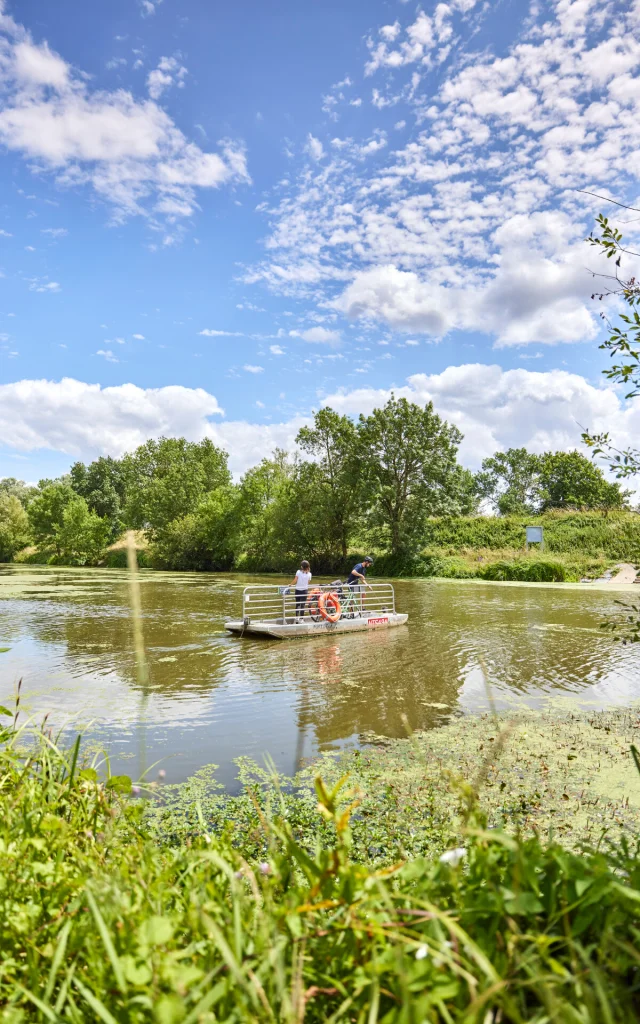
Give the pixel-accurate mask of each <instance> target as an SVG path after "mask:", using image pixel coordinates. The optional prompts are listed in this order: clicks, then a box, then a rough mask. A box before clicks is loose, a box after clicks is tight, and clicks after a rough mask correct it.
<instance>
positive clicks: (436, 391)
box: [0, 364, 640, 476]
mask: <svg viewBox="0 0 640 1024" xmlns="http://www.w3.org/2000/svg"><path fill="white" fill-rule="evenodd" d="M394 393H395V394H396V395H398V396H404V397H406V398H407V399H408V400H409V401H413V402H417V403H419V404H425V403H426V402H428V401H433V403H434V406H435V408H436V410H437V412H438V413H439V414H440V415H442V416H444V417H445V418H446V419H447V420H449V421H450V422H453V423H455V424H456V425H457V426H458V427H459V428H460V429H461V430H462V432H463V434H464V435H465V439H464V441H463V443H462V447H461V459H462V461H463V462H464V464H465V465H468V466H469V467H470V468H473V469H477V468H478V467H479V465H480V463H481V461H482V459H483V458H485V457H486V456H488V455H491V454H493V453H494V452H495V451H497V450H498V449H500V448H508V447H510V446H520V445H522V446H525V447H527V448H529V449H530V450H532V451H538V452H541V451H545V450H549V449H552V450H556V449H565V450H568V449H572V448H576V447H580V434H581V430H582V428H583V427H590V428H592V429H594V430H598V431H599V430H608V431H610V432H611V434H612V436H613V438H614V440H615V441H616V442H617V443H618V444H619V445H621V446H625V445H627V444H632V443H634V442H635V441H636V439H637V437H638V436H640V403H635V405H633V404H630V405H625V403H624V402H623V401H622V400H621V398H620V396H619V395H618V394H617V393H616V391H615V390H613V389H612V388H606V387H594V386H593V385H592V384H591V383H589V382H588V381H587V380H585V378H584V377H581V376H580V375H578V374H574V373H567V372H566V371H563V370H552V371H549V372H546V373H535V372H532V371H529V370H522V369H518V370H503V369H501V368H500V367H499V366H490V365H485V364H465V365H462V366H450V367H448V369H446V370H444V371H443V372H442V373H439V374H426V373H418V374H415V375H413V376H411V377H409V378H408V380H407V381H406V383H405V384H403V385H401V386H399V387H397V388H394ZM390 394H391V391H390V389H375V388H369V387H363V388H358V389H354V390H346V389H343V390H341V391H338V392H336V393H334V394H331V395H327V396H326V397H325V398H324V400H323V404H324V405H330V406H331V407H332V408H334V409H337V410H338V411H339V412H341V413H346V414H349V415H354V416H355V415H357V414H359V413H361V412H362V413H365V414H366V413H369V412H371V410H372V409H373V408H375V407H376V406H380V405H382V404H384V402H386V401H387V399H388V398H389V397H390ZM88 409H90V411H91V414H90V415H87V410H88ZM222 416H223V410H222V409H221V408H220V405H219V404H218V401H217V399H216V398H215V397H214V396H213V395H211V394H209V393H208V392H207V391H205V390H204V389H202V388H185V387H178V386H174V387H164V388H146V389H145V388H140V387H137V386H135V385H134V384H122V385H119V386H117V387H101V386H100V385H98V384H86V383H83V382H81V381H77V380H72V379H69V378H65V379H63V380H61V381H48V380H22V381H17V382H16V383H13V384H4V385H0V437H1V438H2V444H3V446H4V448H5V449H10V450H11V449H12V450H14V451H16V452H28V451H35V450H37V449H49V450H54V451H58V452H62V453H64V454H66V455H68V456H69V458H70V460H71V459H74V458H82V459H92V458H95V457H96V456H97V455H100V454H103V455H114V456H120V455H122V454H123V453H124V452H125V451H131V450H132V449H133V448H135V447H136V446H137V445H139V444H142V443H143V442H144V441H146V440H147V439H148V438H149V437H160V436H167V437H187V438H188V439H189V440H201V439H202V438H203V437H210V438H211V439H212V440H213V441H214V442H215V443H216V444H219V445H221V446H222V447H224V448H225V449H226V450H227V451H228V452H229V453H230V466H231V468H232V470H233V472H234V474H236V476H237V475H238V474H240V473H242V472H244V471H246V469H248V468H249V467H250V466H252V465H255V463H256V462H258V461H259V460H260V459H261V458H263V457H265V456H268V455H269V454H270V453H271V452H272V451H273V449H274V448H276V447H280V448H284V449H289V450H291V449H292V448H293V446H294V439H295V436H296V434H297V432H298V430H299V429H300V427H301V426H303V425H304V424H305V423H307V422H308V418H307V417H303V416H296V417H294V418H293V419H291V420H288V421H285V422H282V423H279V424H272V425H268V424H255V423H249V422H246V421H224V420H223V421H222V422H217V420H218V419H219V418H220V417H222ZM212 417H214V421H213V422H212ZM6 472H8V470H7V471H6ZM0 475H1V473H0Z"/></svg>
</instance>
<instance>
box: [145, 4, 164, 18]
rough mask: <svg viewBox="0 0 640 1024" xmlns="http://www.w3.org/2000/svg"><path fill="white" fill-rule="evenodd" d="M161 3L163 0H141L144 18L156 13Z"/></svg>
mask: <svg viewBox="0 0 640 1024" xmlns="http://www.w3.org/2000/svg"><path fill="white" fill-rule="evenodd" d="M161 3H162V0H140V14H141V15H142V17H143V18H149V17H150V16H151V15H152V14H155V13H156V9H157V8H158V7H159V6H160V4H161Z"/></svg>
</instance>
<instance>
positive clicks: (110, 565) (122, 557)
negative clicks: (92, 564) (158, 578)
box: [104, 548, 150, 569]
mask: <svg viewBox="0 0 640 1024" xmlns="http://www.w3.org/2000/svg"><path fill="white" fill-rule="evenodd" d="M136 558H137V560H138V568H139V569H149V568H150V564H149V556H148V555H147V550H146V548H136ZM104 565H105V568H107V569H126V568H127V566H128V562H127V549H126V548H111V549H110V550H108V551H107V553H106V554H105V557H104Z"/></svg>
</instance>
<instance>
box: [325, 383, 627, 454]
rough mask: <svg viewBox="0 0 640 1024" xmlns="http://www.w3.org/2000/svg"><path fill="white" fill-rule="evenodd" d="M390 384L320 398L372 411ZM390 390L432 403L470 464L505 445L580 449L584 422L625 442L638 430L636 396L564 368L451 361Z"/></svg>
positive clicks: (344, 408) (344, 409) (352, 410)
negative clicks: (626, 397)
mask: <svg viewBox="0 0 640 1024" xmlns="http://www.w3.org/2000/svg"><path fill="white" fill-rule="evenodd" d="M391 390H392V389H374V388H359V389H357V390H355V391H346V390H343V391H340V392H337V393H335V394H331V395H327V396H326V397H325V398H324V399H323V403H322V404H323V405H330V406H331V407H332V408H333V409H336V410H337V411H338V412H341V413H347V414H350V415H356V414H358V413H361V412H364V413H369V412H371V410H372V409H374V408H375V407H376V406H380V405H382V404H384V403H385V402H386V401H387V400H388V398H389V397H390V395H391ZM393 392H394V393H395V395H396V396H398V397H405V398H407V399H408V400H409V401H412V402H417V403H418V404H420V405H424V404H426V403H427V402H429V401H433V404H434V407H435V409H436V412H438V414H439V415H441V416H443V417H444V418H445V419H447V420H448V421H449V422H452V423H455V424H456V426H458V427H459V428H460V430H461V431H462V432H463V434H464V435H465V439H464V441H463V443H462V446H461V449H460V454H461V460H462V461H463V463H464V464H465V465H468V466H469V467H471V468H478V467H479V465H480V463H481V462H482V459H484V458H486V457H487V456H488V455H492V454H493V453H494V452H495V451H497V450H499V449H506V448H509V447H520V446H524V447H526V448H528V449H529V450H530V451H535V452H542V451H549V450H553V451H556V450H563V449H564V450H568V449H572V448H576V447H577V448H579V447H580V446H581V442H580V435H581V433H582V429H583V428H585V427H589V428H591V429H593V430H596V431H601V430H609V431H610V432H611V434H612V436H613V438H615V440H616V442H617V443H618V444H620V445H622V446H626V445H627V444H632V443H634V439H637V437H638V436H640V402H636V403H635V404H633V403H629V404H625V403H624V402H623V401H621V399H620V397H619V395H618V394H617V393H616V392H615V391H614V390H613V388H605V387H594V386H593V385H592V384H590V383H589V382H588V381H586V380H585V378H584V377H581V376H579V375H578V374H575V373H567V372H566V371H564V370H551V371H548V372H546V373H534V372H532V371H529V370H521V369H517V370H503V369H501V367H499V366H487V365H484V364H466V365H463V366H449V367H448V368H447V369H446V370H444V371H443V372H442V373H439V374H426V373H418V374H415V375H413V376H411V377H409V378H408V381H407V383H406V384H405V385H403V386H402V387H397V388H393Z"/></svg>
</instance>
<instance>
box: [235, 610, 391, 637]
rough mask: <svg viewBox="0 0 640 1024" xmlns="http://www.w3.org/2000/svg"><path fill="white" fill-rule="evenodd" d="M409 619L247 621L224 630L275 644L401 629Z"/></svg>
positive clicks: (388, 616)
mask: <svg viewBox="0 0 640 1024" xmlns="http://www.w3.org/2000/svg"><path fill="white" fill-rule="evenodd" d="M408 618H409V616H408V615H401V614H399V613H398V612H384V613H380V614H378V615H365V616H363V617H362V618H355V619H339V620H338V621H337V622H325V621H324V620H323V621H322V622H260V621H259V620H249V622H248V624H245V623H244V622H243V621H242V619H235V620H234V619H232V620H230V621H229V622H225V629H228V630H229V632H230V633H236V634H238V635H239V636H263V637H270V638H272V639H275V640H290V639H300V638H302V637H309V636H326V635H327V633H330V634H331V635H333V634H334V633H357V632H364V631H365V630H366V631H367V632H368V631H369V630H372V629H389V628H390V627H391V626H403V625H404V624H405V622H406V621H407V619H408Z"/></svg>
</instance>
